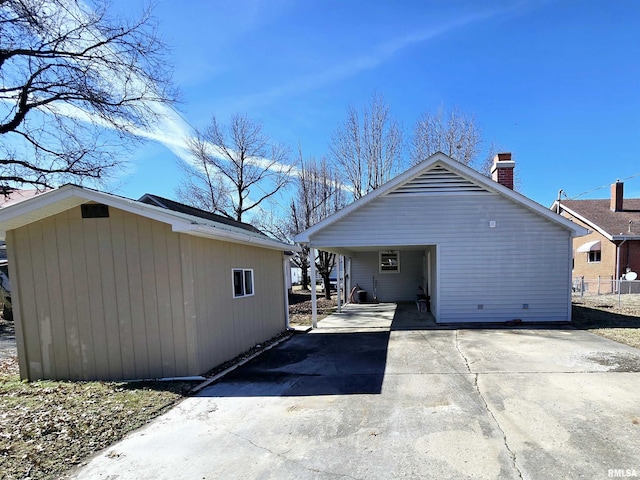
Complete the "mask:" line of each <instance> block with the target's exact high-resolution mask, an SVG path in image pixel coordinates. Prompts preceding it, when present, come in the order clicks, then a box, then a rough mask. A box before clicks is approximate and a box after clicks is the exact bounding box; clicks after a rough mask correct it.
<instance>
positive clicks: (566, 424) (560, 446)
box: [72, 304, 640, 480]
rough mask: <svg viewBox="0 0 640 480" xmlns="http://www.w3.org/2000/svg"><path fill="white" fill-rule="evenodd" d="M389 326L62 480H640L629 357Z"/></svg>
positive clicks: (245, 376) (200, 401)
mask: <svg viewBox="0 0 640 480" xmlns="http://www.w3.org/2000/svg"><path fill="white" fill-rule="evenodd" d="M394 311H395V306H393V305H384V304H383V305H377V306H352V307H351V308H348V309H346V310H345V313H343V314H340V315H333V316H332V317H330V318H328V319H325V320H324V321H322V322H321V323H320V328H319V329H318V330H315V331H313V332H311V333H308V334H305V335H296V336H294V337H293V338H291V339H290V340H288V341H287V342H284V343H283V344H281V345H280V346H278V347H276V348H274V349H272V350H270V351H267V352H265V353H264V354H263V355H261V356H260V357H258V358H257V359H255V360H254V361H252V362H250V363H248V364H246V365H245V366H244V367H241V368H240V369H238V370H237V371H236V373H234V374H232V375H230V376H227V377H226V378H225V379H224V380H222V381H220V382H219V383H217V384H215V385H212V386H210V387H208V388H206V389H205V390H203V391H202V392H201V394H200V395H199V396H197V397H193V398H188V399H186V400H184V401H183V402H181V403H180V404H179V405H178V406H177V407H175V408H174V409H173V410H171V411H170V412H168V413H167V414H165V415H163V416H162V417H159V418H158V419H156V420H155V421H154V422H152V423H151V424H149V425H148V426H146V427H145V428H142V429H140V430H138V431H137V432H134V433H133V434H131V435H129V436H128V437H127V438H126V439H125V440H124V441H122V442H120V443H118V444H116V445H114V446H113V447H111V448H109V449H107V450H106V451H104V452H103V453H101V454H100V455H98V456H97V457H95V458H93V459H92V460H91V461H89V463H88V464H87V465H86V466H84V467H83V468H81V469H79V470H77V471H75V472H73V474H72V476H73V477H74V478H79V479H86V478H91V479H99V478H102V479H115V478H118V479H119V480H122V479H129V478H130V479H134V478H135V479H139V478H154V479H218V478H225V479H227V478H228V479H237V478H243V479H252V478H260V479H287V478H291V479H316V478H321V479H325V478H326V479H334V478H349V479H373V478H376V479H388V478H437V479H449V478H450V479H461V478H474V479H481V478H482V479H485V478H486V479H496V478H502V479H521V478H522V479H545V480H547V479H550V478H565V479H573V478H576V479H577V478H585V479H600V478H602V479H605V478H612V477H618V478H620V477H630V476H632V475H633V474H637V475H640V455H639V454H638V448H639V447H638V446H639V445H640V350H636V349H633V348H630V347H626V346H624V345H620V344H618V343H615V342H613V341H610V340H607V339H604V338H601V337H597V336H595V335H592V334H589V333H585V332H582V331H576V330H569V329H566V330H563V329H447V330H443V329H430V327H429V326H428V324H427V322H426V321H425V320H424V317H422V318H420V317H418V314H417V313H411V314H409V313H407V312H408V310H406V308H405V311H404V313H403V315H404V317H402V315H398V316H397V318H396V321H395V322H393V326H392V320H393V318H394ZM407 315H409V318H407ZM423 315H424V314H423ZM400 317H402V318H400ZM400 320H403V321H400ZM399 326H400V327H401V328H399Z"/></svg>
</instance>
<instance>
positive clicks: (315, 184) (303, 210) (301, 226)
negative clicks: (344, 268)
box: [289, 152, 346, 298]
mask: <svg viewBox="0 0 640 480" xmlns="http://www.w3.org/2000/svg"><path fill="white" fill-rule="evenodd" d="M298 162H299V175H298V178H297V180H296V184H295V185H296V191H295V196H294V199H293V200H292V201H291V205H290V211H289V232H290V236H291V237H293V236H294V235H295V234H297V233H300V232H302V231H303V230H306V229H307V228H310V227H312V226H313V225H315V224H316V223H318V222H319V221H320V220H322V219H324V218H326V217H328V216H329V215H332V214H333V213H335V212H337V211H338V210H339V209H341V208H342V207H344V206H345V205H346V198H345V197H346V195H345V191H344V189H343V187H342V184H341V181H340V179H339V178H338V176H337V174H336V173H335V170H334V169H332V168H331V166H330V165H329V164H328V162H327V160H326V158H322V159H321V160H316V159H314V158H307V159H305V158H303V156H302V152H299V160H298ZM309 261H310V258H309V248H308V247H306V246H302V252H300V253H298V254H297V255H296V256H295V257H294V260H293V262H294V264H295V265H296V266H298V267H299V268H300V269H301V270H302V288H306V287H307V277H308V269H309ZM335 261H336V256H335V254H333V253H329V252H318V257H317V258H316V259H315V262H316V266H317V267H318V273H319V274H320V275H321V276H322V278H323V281H324V286H325V296H326V297H327V298H329V296H330V285H329V283H330V282H329V275H330V274H331V271H332V270H333V268H334V266H335ZM314 282H315V279H311V288H314V287H315V283H314Z"/></svg>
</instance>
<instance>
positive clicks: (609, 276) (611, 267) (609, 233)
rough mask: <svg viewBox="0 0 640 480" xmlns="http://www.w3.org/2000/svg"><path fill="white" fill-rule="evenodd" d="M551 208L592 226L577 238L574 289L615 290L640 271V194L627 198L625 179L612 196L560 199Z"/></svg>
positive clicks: (614, 187)
mask: <svg viewBox="0 0 640 480" xmlns="http://www.w3.org/2000/svg"><path fill="white" fill-rule="evenodd" d="M551 209H552V210H553V211H554V212H558V213H559V214H560V215H562V216H563V217H565V218H567V219H569V220H571V221H573V222H574V223H576V224H578V225H580V226H582V227H584V228H587V229H588V230H589V234H588V235H586V236H584V237H581V238H576V239H574V241H573V251H574V265H573V279H574V289H578V290H580V291H585V292H588V293H602V294H607V293H613V292H616V291H617V288H616V280H617V279H621V278H623V277H624V276H625V275H626V274H627V272H634V273H638V272H640V198H627V199H625V198H624V183H623V182H620V181H617V182H616V183H614V184H612V185H611V196H610V198H609V199H599V200H557V201H555V202H554V204H553V205H552V206H551ZM627 287H628V288H633V287H632V286H631V285H628V286H627ZM635 288H636V290H637V286H635Z"/></svg>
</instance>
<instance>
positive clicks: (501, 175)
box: [491, 153, 516, 190]
mask: <svg viewBox="0 0 640 480" xmlns="http://www.w3.org/2000/svg"><path fill="white" fill-rule="evenodd" d="M515 166H516V162H514V161H512V160H511V154H510V153H499V154H497V155H496V156H495V157H493V166H492V167H491V179H492V180H494V181H496V182H498V183H499V184H501V185H504V186H505V187H507V188H510V189H511V190H513V167H515Z"/></svg>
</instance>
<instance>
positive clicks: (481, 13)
mask: <svg viewBox="0 0 640 480" xmlns="http://www.w3.org/2000/svg"><path fill="white" fill-rule="evenodd" d="M142 5H143V2H142V1H138V0H118V1H116V2H115V3H114V9H115V10H116V12H125V13H126V12H132V11H136V10H139V9H140V8H141V7H142ZM155 14H156V17H157V19H158V21H159V27H160V35H161V36H162V37H163V38H164V39H165V41H166V42H167V43H168V44H169V46H170V47H171V49H172V50H171V52H170V55H169V56H170V58H171V59H172V61H173V62H174V66H175V72H174V78H175V81H176V83H177V85H178V87H179V88H180V89H181V92H182V103H181V104H180V105H179V106H178V109H179V111H180V115H181V116H182V118H183V119H184V121H185V122H186V123H185V124H182V125H180V124H179V122H168V124H167V125H166V126H165V127H163V135H162V136H163V137H166V140H165V141H166V143H170V141H171V140H175V139H176V138H178V137H179V133H180V132H184V131H185V128H186V127H187V125H186V124H190V125H192V126H195V127H204V126H205V125H206V124H207V123H208V121H209V120H210V118H211V116H212V115H216V116H217V117H218V119H220V120H223V121H226V120H227V119H228V118H229V117H230V116H231V115H232V114H234V113H244V114H247V115H248V116H249V117H251V118H254V119H258V120H261V121H262V122H263V123H264V131H265V132H266V133H267V134H269V135H270V136H271V137H272V138H274V139H275V140H277V141H279V142H282V143H285V144H288V145H290V146H291V148H292V150H294V151H295V150H296V149H297V146H298V144H300V146H301V147H302V150H303V152H304V153H305V155H315V156H322V155H323V154H326V153H327V152H328V144H329V141H330V137H331V133H332V132H333V131H334V130H335V128H336V127H337V126H338V124H340V123H341V122H343V121H344V119H345V116H346V109H347V107H348V106H349V105H353V106H354V107H357V108H361V107H363V106H364V105H365V104H367V102H368V101H369V99H370V98H371V95H372V93H373V92H374V91H377V92H378V93H381V94H382V95H383V96H384V97H385V99H386V101H387V102H388V103H389V105H390V107H391V111H392V113H393V114H394V115H395V116H396V117H397V118H398V120H399V121H400V122H401V124H402V125H403V127H404V130H405V134H406V138H407V139H408V137H409V135H410V133H411V131H412V130H413V125H414V123H415V121H416V120H417V118H418V117H419V115H420V114H421V113H422V112H423V111H425V110H431V111H433V110H437V109H438V108H440V107H443V108H444V109H445V110H449V109H451V108H452V107H454V106H457V107H459V108H460V109H461V110H462V111H465V112H467V113H469V114H472V115H474V116H475V119H476V123H477V125H478V126H479V127H480V129H481V132H482V137H483V139H484V144H483V156H484V152H485V151H486V150H487V149H488V147H489V144H490V143H491V142H494V143H495V144H497V145H499V146H500V147H501V150H503V151H510V152H512V153H513V156H514V160H516V168H517V170H518V175H519V177H520V181H521V186H520V190H521V192H522V193H523V194H525V195H527V196H528V197H530V198H531V199H533V200H535V201H537V202H539V203H541V204H543V205H545V206H549V205H550V204H551V203H552V202H553V200H554V199H555V198H556V196H557V194H558V190H559V189H563V190H564V191H565V192H566V193H567V194H568V196H569V197H576V196H577V195H579V194H581V193H583V192H586V191H592V192H591V193H589V194H587V195H584V196H582V197H580V198H598V197H600V198H607V197H608V195H609V190H608V188H604V189H599V190H597V189H598V187H602V186H607V185H608V184H610V183H612V182H614V181H615V180H616V179H617V178H620V179H625V178H627V177H632V176H634V175H637V174H640V2H639V1H634V0H627V1H616V0H592V1H542V0H532V1H490V0H488V1H476V0H471V1H455V0H454V1H444V0H443V1H429V0H422V1H408V0H407V1H402V0H400V1H393V2H392V1H384V2H383V1H375V0H374V1H346V0H345V1H334V0H324V1H320V0H317V1H314V0H295V1H294V0H233V1H231V0H229V1H217V0H207V1H204V0H203V1H200V0H185V1H183V2H176V1H173V0H161V1H160V2H159V3H158V5H157V7H156V9H155ZM175 151H176V150H175V148H173V149H171V148H168V147H167V146H166V145H165V143H162V142H149V143H146V144H145V145H144V146H142V147H140V148H138V149H136V150H135V151H134V152H132V154H131V155H130V158H129V160H130V161H131V162H132V167H131V170H130V175H129V176H127V177H126V178H122V179H120V180H119V181H117V182H115V183H114V184H113V186H112V188H115V189H117V190H116V192H117V193H119V194H122V195H125V196H128V197H133V198H137V197H139V196H141V195H142V194H143V193H145V192H151V193H156V194H158V195H163V196H167V197H174V196H175V192H174V191H175V188H176V186H177V185H178V183H179V180H180V175H181V173H180V169H179V167H178V161H177V155H176V153H175ZM625 196H626V197H632V196H634V197H640V176H636V177H633V178H629V179H627V180H626V181H625ZM281 203H284V202H281Z"/></svg>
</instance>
